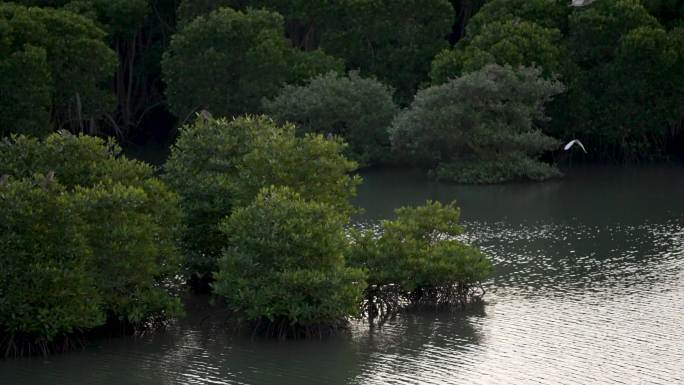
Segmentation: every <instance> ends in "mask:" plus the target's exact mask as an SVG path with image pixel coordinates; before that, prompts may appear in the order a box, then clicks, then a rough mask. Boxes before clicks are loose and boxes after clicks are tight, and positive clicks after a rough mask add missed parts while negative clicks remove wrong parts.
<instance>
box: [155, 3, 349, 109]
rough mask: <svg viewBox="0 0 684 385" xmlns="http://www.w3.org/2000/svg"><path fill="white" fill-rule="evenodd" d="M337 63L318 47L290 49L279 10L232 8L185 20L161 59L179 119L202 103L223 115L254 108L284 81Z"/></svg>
mask: <svg viewBox="0 0 684 385" xmlns="http://www.w3.org/2000/svg"><path fill="white" fill-rule="evenodd" d="M341 66H342V64H341V63H340V62H339V61H338V60H337V59H334V58H332V57H329V56H326V55H325V54H324V53H323V52H321V51H314V52H302V51H299V50H296V49H293V48H292V47H291V46H290V45H289V43H288V41H287V39H286V38H285V36H284V35H283V18H282V17H281V16H280V15H278V14H277V13H275V12H270V11H265V10H247V11H246V12H241V11H235V10H233V9H231V8H220V9H218V10H216V11H214V12H212V13H210V14H209V15H207V16H205V17H198V18H196V19H194V20H193V21H191V22H190V23H188V24H187V25H185V26H184V27H183V28H182V29H181V30H180V31H178V33H176V34H175V35H174V37H173V39H172V42H171V46H170V48H169V50H168V51H167V52H166V53H165V55H164V59H163V61H162V69H163V72H164V78H165V81H166V83H167V85H168V87H167V96H168V99H169V103H170V107H171V111H172V112H173V113H174V114H175V115H176V116H178V117H179V118H180V119H181V120H185V119H187V118H188V117H189V115H190V114H191V113H192V112H194V111H198V110H200V109H207V110H210V111H211V112H212V113H214V114H218V115H220V116H227V117H228V116H234V115H239V114H242V113H245V112H251V113H253V112H257V111H259V108H260V104H261V99H262V98H263V97H272V96H274V95H275V94H276V93H277V92H278V90H279V89H280V87H281V86H282V85H283V84H285V83H297V82H300V81H303V80H306V79H308V78H309V77H312V76H314V75H316V74H319V73H324V72H328V71H330V70H340V69H341Z"/></svg>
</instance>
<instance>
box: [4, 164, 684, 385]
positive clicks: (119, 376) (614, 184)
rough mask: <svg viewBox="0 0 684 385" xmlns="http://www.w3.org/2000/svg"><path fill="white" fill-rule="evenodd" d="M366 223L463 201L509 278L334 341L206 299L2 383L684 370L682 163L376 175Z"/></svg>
mask: <svg viewBox="0 0 684 385" xmlns="http://www.w3.org/2000/svg"><path fill="white" fill-rule="evenodd" d="M365 179H366V182H365V183H364V185H363V186H362V187H361V189H360V194H359V197H358V203H359V204H360V205H361V206H363V207H365V208H366V213H365V214H364V216H363V217H362V218H359V221H362V222H369V223H372V222H373V221H374V220H377V219H380V218H386V217H389V216H391V213H392V210H393V209H394V208H395V207H399V206H402V205H408V204H419V203H422V202H423V201H424V200H426V199H437V200H442V201H450V200H452V199H456V200H458V202H459V203H460V205H461V206H462V208H463V220H464V223H465V225H466V228H467V233H466V235H465V238H466V239H467V240H468V241H470V242H473V243H475V244H477V245H479V246H480V247H482V248H483V249H484V250H486V251H487V252H488V253H489V254H490V255H491V257H492V258H493V260H494V261H495V265H496V275H495V277H494V278H493V279H491V280H490V281H489V282H487V283H486V287H487V288H488V289H489V292H488V294H487V297H486V299H487V303H486V304H484V305H482V306H479V307H473V308H470V309H469V310H468V311H465V312H456V313H434V312H427V313H422V314H410V315H403V316H401V317H399V318H397V319H396V320H394V321H392V322H390V323H388V324H386V325H384V326H383V327H382V328H376V329H370V328H369V327H368V326H367V325H366V324H365V323H363V322H358V323H355V324H353V327H352V330H351V332H350V334H349V335H346V336H339V337H336V338H333V339H329V340H324V341H318V340H316V341H287V342H274V341H265V340H250V339H249V338H245V337H240V336H239V334H237V335H236V334H235V333H234V332H233V331H231V330H227V329H226V328H225V327H224V325H223V324H222V322H221V320H222V319H223V317H224V315H223V314H221V313H220V312H217V311H216V309H215V308H211V307H208V306H207V305H206V299H205V298H197V297H195V298H192V299H191V300H190V301H189V302H188V307H189V309H188V311H189V313H191V316H189V317H187V318H185V319H183V320H180V321H179V322H177V323H176V324H175V325H173V326H172V327H171V328H169V330H168V331H166V332H165V333H157V334H151V335H148V336H144V337H140V338H124V339H116V340H111V341H97V342H95V343H93V344H92V346H91V347H89V348H88V349H86V350H85V351H82V352H75V353H71V354H67V355H62V356H55V357H49V358H47V359H43V358H35V359H22V360H11V361H5V362H0V384H3V385H4V384H17V385H21V384H31V385H34V384H70V385H71V384H73V385H80V384H117V385H127V384H131V385H132V384H139V385H152V384H160V385H166V384H345V383H351V384H387V383H389V384H418V383H421V384H422V383H426V384H512V383H534V384H586V383H599V384H617V383H624V384H639V383H644V384H651V383H653V384H679V383H684V168H681V167H663V166H659V167H643V168H628V169H620V168H599V169H596V168H594V169H573V170H572V171H571V172H570V173H569V175H568V177H567V178H565V179H564V180H561V181H554V182H549V183H543V184H511V185H502V186H455V185H445V184H439V183H432V182H429V181H427V180H425V178H424V177H422V176H421V174H420V173H415V172H407V171H392V172H387V171H385V172H375V173H368V174H366V175H365Z"/></svg>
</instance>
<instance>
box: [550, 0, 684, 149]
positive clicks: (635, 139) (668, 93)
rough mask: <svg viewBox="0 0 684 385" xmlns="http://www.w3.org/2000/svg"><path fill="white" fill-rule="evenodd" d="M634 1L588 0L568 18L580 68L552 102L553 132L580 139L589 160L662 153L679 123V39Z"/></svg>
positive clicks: (675, 136)
mask: <svg viewBox="0 0 684 385" xmlns="http://www.w3.org/2000/svg"><path fill="white" fill-rule="evenodd" d="M681 36H682V35H681V34H680V33H679V32H678V29H673V30H671V31H670V32H666V31H665V29H664V28H663V27H662V26H660V24H659V23H658V20H656V18H654V17H653V16H651V15H650V14H649V12H648V10H647V9H646V8H645V7H644V6H643V5H642V3H640V2H639V1H631V0H607V1H600V2H595V3H592V4H591V5H590V6H588V7H583V8H582V9H579V10H576V11H574V12H573V13H572V14H571V15H570V29H569V33H568V37H567V45H568V47H569V48H570V50H571V53H572V57H573V59H574V60H575V61H576V63H577V64H578V68H579V69H580V71H579V72H578V75H577V76H576V78H575V79H574V80H573V81H572V82H569V83H568V92H567V93H566V95H563V96H562V97H561V98H559V100H558V103H557V105H554V106H552V113H553V116H554V120H555V121H556V122H557V123H558V124H557V125H556V126H555V127H554V130H553V132H554V133H555V134H556V135H557V136H562V137H576V138H581V139H582V140H583V143H584V144H585V145H586V146H588V147H589V148H590V149H591V151H590V152H589V155H588V156H589V157H590V158H593V159H602V160H611V161H621V160H622V161H624V160H634V159H653V158H661V157H664V156H666V153H665V151H666V150H667V148H668V147H669V146H671V145H672V143H676V141H677V140H678V137H679V135H681V127H682V116H683V115H684V113H683V111H682V107H681V106H682V105H683V104H682V103H683V102H682V92H681V87H682V70H681V68H682V65H681V63H682V49H683V48H682V46H683V45H682V41H683V40H682V39H681Z"/></svg>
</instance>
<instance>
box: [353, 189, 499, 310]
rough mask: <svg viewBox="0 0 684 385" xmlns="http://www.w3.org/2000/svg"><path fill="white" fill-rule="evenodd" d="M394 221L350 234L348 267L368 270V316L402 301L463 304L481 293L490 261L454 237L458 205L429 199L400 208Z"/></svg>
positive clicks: (489, 268)
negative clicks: (374, 229) (375, 228)
mask: <svg viewBox="0 0 684 385" xmlns="http://www.w3.org/2000/svg"><path fill="white" fill-rule="evenodd" d="M395 213H396V216H397V218H396V219H395V220H385V221H383V222H382V223H381V226H380V230H379V233H376V232H375V231H373V230H366V231H354V232H352V246H351V251H350V253H349V257H348V261H349V264H350V266H356V267H359V268H364V269H366V270H367V271H368V289H367V290H366V292H365V296H366V305H365V310H366V311H367V312H368V314H369V317H370V318H371V319H372V318H374V317H375V316H377V315H384V316H386V315H389V314H392V313H393V312H396V311H397V310H398V309H399V308H400V307H402V306H404V305H406V304H412V305H418V304H431V305H450V304H462V305H465V304H466V302H468V301H471V300H473V299H475V298H479V297H480V296H481V295H484V290H482V288H481V286H480V282H481V281H482V280H483V279H485V278H487V277H488V276H489V274H491V272H492V265H491V263H490V262H489V260H488V259H487V258H486V257H485V256H484V255H483V254H482V253H481V252H480V251H479V250H478V249H476V248H474V247H472V246H468V245H466V244H464V243H462V242H461V241H459V240H457V239H456V238H455V237H456V236H458V235H460V234H461V233H462V232H463V229H462V228H461V226H459V225H458V220H459V217H460V209H459V208H458V207H457V206H456V205H455V204H454V203H451V204H449V205H442V204H441V203H439V202H430V201H428V202H427V203H426V204H425V205H424V206H420V207H415V208H410V207H403V208H400V209H397V210H396V211H395Z"/></svg>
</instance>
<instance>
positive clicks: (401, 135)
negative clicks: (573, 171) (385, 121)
mask: <svg viewBox="0 0 684 385" xmlns="http://www.w3.org/2000/svg"><path fill="white" fill-rule="evenodd" d="M562 89H563V86H562V84H560V83H559V82H556V81H551V80H544V79H543V78H542V77H541V71H540V70H539V69H535V68H526V67H520V68H519V69H516V70H514V69H513V68H511V67H500V66H498V65H489V66H486V67H484V68H483V69H482V70H480V71H477V72H472V73H469V74H466V75H463V76H462V77H459V78H455V79H452V80H450V81H449V82H447V83H445V84H443V85H439V86H433V87H430V88H427V89H425V90H423V91H420V92H419V93H418V95H417V96H416V99H415V100H414V102H413V103H412V104H411V107H410V108H409V109H407V110H405V111H403V112H402V113H400V114H399V115H398V116H397V118H396V119H395V121H394V123H393V125H392V128H391V138H392V145H393V146H394V148H395V149H396V150H397V151H400V152H401V153H402V154H404V156H405V157H407V158H410V159H412V160H414V161H415V162H416V163H418V164H422V165H425V166H428V167H431V168H432V169H433V170H434V172H435V176H437V177H438V178H439V179H445V180H453V181H457V182H466V183H493V182H503V181H507V180H512V179H519V178H528V179H533V180H542V179H546V178H549V177H553V176H557V175H559V171H558V170H557V169H556V168H555V167H554V166H551V165H548V164H545V163H542V162H540V161H538V160H537V159H538V157H539V155H540V154H541V153H543V152H544V151H550V150H553V149H554V148H557V147H558V143H557V141H556V140H555V139H553V138H550V137H548V136H546V135H544V134H543V133H542V132H541V130H540V128H539V126H538V124H539V123H542V122H543V121H544V119H545V115H544V105H545V104H546V103H547V102H548V101H549V100H551V98H552V97H553V96H554V95H556V94H557V93H559V92H561V91H562Z"/></svg>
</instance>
